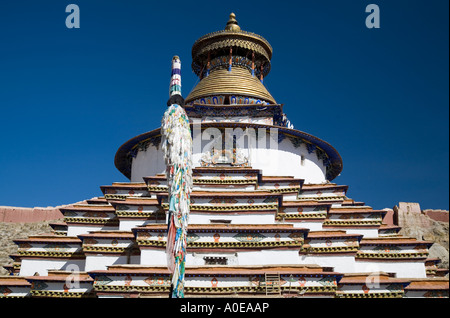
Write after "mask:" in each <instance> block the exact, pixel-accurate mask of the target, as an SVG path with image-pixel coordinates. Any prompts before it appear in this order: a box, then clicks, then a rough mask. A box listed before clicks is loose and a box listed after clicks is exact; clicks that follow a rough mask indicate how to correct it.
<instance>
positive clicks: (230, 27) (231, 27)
mask: <svg viewBox="0 0 450 318" xmlns="http://www.w3.org/2000/svg"><path fill="white" fill-rule="evenodd" d="M225 30H227V31H233V32H238V31H241V28H240V27H239V25H238V22H237V21H236V15H235V14H234V13H233V12H232V13H231V14H230V19H229V20H228V22H227V25H226V27H225Z"/></svg>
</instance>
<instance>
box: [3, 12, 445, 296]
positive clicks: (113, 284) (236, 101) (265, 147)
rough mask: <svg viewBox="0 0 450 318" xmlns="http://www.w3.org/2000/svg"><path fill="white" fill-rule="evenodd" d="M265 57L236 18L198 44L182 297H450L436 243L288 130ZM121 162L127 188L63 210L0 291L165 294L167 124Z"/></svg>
mask: <svg viewBox="0 0 450 318" xmlns="http://www.w3.org/2000/svg"><path fill="white" fill-rule="evenodd" d="M271 58H272V47H271V45H270V44H269V42H268V41H267V40H266V39H264V38H263V37H261V36H260V35H257V34H255V33H251V32H247V31H243V30H242V29H241V28H240V26H239V24H238V22H237V20H236V17H235V15H234V14H231V15H230V18H229V21H228V22H227V24H226V26H225V29H224V30H220V31H217V32H213V33H209V34H206V35H205V36H202V37H201V38H199V39H198V40H197V41H196V42H195V43H194V45H193V47H192V69H193V70H194V72H195V74H196V75H197V76H198V77H199V79H200V80H199V82H198V84H197V85H196V86H195V87H194V88H193V90H192V91H191V92H190V93H189V94H188V95H187V96H186V97H185V99H184V100H185V105H184V108H185V111H186V113H187V115H188V117H189V119H190V122H191V127H192V137H193V144H194V146H193V153H192V157H193V165H194V169H193V191H192V194H191V204H190V216H189V226H188V237H187V241H188V245H187V256H186V273H185V289H184V292H185V297H206V296H208V297H214V296H215V297H236V296H237V297H341V298H399V297H448V289H449V284H448V278H445V277H441V275H436V271H435V270H434V271H433V270H431V269H430V268H431V267H432V266H434V265H435V260H434V259H431V260H430V259H428V249H429V247H430V246H431V245H432V242H428V241H419V240H416V239H413V238H410V237H404V236H401V235H399V234H398V231H399V230H400V228H399V227H395V226H387V225H386V224H384V223H383V217H384V215H385V214H386V211H385V210H374V209H373V208H371V207H370V206H368V205H366V204H365V203H364V202H359V201H355V200H353V199H351V198H349V197H347V190H348V186H346V185H338V184H336V183H333V182H332V181H333V180H334V179H335V178H336V177H337V176H338V175H339V174H340V172H341V171H342V168H343V164H342V159H341V157H340V155H339V153H338V152H337V150H336V149H335V148H333V147H332V146H331V145H330V144H329V143H327V142H326V141H323V140H321V139H319V138H317V137H315V136H312V135H310V134H308V133H305V132H302V131H299V130H296V129H294V127H293V125H292V124H291V123H290V121H289V120H288V119H287V116H286V115H285V113H284V112H283V105H282V104H279V103H277V101H276V100H275V98H274V97H273V96H272V95H271V94H270V93H269V91H268V90H267V88H266V87H265V85H264V78H265V77H266V76H268V74H269V72H270V69H271ZM162 113H163V107H161V116H162ZM115 165H116V167H117V169H118V170H119V171H120V172H121V173H122V174H124V175H125V176H126V177H127V178H128V179H129V180H130V182H117V183H113V184H112V185H107V186H101V187H100V189H101V192H102V195H100V196H98V197H96V198H94V199H90V200H86V201H85V202H83V203H79V204H73V205H72V206H70V207H66V208H64V209H62V210H61V211H62V212H63V214H64V222H59V223H55V224H53V228H54V231H53V233H51V234H45V235H44V234H43V235H36V236H31V237H29V238H27V239H21V240H16V241H15V242H16V243H17V245H18V252H17V253H16V254H15V255H11V257H12V258H13V259H14V265H13V266H12V267H9V270H10V273H11V275H10V276H4V277H0V295H3V296H4V297H99V298H100V297H167V296H168V293H169V283H170V273H169V271H168V269H167V261H166V251H165V247H166V241H167V212H168V209H169V206H168V191H167V178H166V175H165V169H166V166H165V162H164V157H163V150H162V149H161V130H160V128H157V129H154V130H151V131H149V132H145V133H143V134H141V135H139V136H136V137H134V138H131V139H130V140H128V141H127V142H125V143H124V144H123V145H122V146H121V147H120V148H119V149H118V151H117V153H116V156H115ZM427 259H428V260H427ZM430 266H431V267H430Z"/></svg>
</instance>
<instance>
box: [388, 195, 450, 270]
mask: <svg viewBox="0 0 450 318" xmlns="http://www.w3.org/2000/svg"><path fill="white" fill-rule="evenodd" d="M393 210H394V222H396V224H397V225H398V226H400V227H401V228H402V229H401V230H400V232H399V234H401V235H404V236H409V237H414V238H416V239H417V240H425V241H432V242H434V244H433V246H432V247H431V248H430V256H429V257H430V258H435V257H437V258H439V259H441V263H440V264H438V267H440V268H448V266H449V222H448V211H445V210H437V211H440V212H435V213H430V211H436V210H424V211H422V210H421V209H420V205H419V203H410V202H400V203H399V204H398V206H395V207H394V209H393ZM427 211H428V212H427ZM438 213H441V214H438ZM437 214H438V216H436V215H437ZM445 215H447V218H446V220H447V221H441V220H445V217H444V216H445Z"/></svg>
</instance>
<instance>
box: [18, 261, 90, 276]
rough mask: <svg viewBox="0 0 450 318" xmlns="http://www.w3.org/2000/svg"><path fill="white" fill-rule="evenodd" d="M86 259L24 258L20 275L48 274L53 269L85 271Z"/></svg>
mask: <svg viewBox="0 0 450 318" xmlns="http://www.w3.org/2000/svg"><path fill="white" fill-rule="evenodd" d="M84 265H85V260H84V259H79V260H77V259H74V260H70V261H67V260H64V259H62V260H58V259H23V260H22V263H21V265H20V274H19V275H20V276H33V275H34V274H35V273H38V274H39V275H40V276H47V275H48V270H51V269H62V270H66V269H69V270H70V269H77V271H84V270H85V269H84Z"/></svg>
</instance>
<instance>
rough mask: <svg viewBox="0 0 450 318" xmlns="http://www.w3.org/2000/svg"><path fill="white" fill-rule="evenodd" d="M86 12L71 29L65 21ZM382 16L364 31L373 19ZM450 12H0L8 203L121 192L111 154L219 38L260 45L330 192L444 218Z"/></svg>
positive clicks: (1, 171) (192, 4)
mask: <svg viewBox="0 0 450 318" xmlns="http://www.w3.org/2000/svg"><path fill="white" fill-rule="evenodd" d="M70 3H75V4H77V5H78V6H79V8H80V28H79V29H68V28H66V26H65V19H66V16H67V15H68V13H66V12H65V8H66V6H67V5H68V4H70ZM370 3H375V4H377V5H378V6H379V7H380V13H381V15H380V17H381V28H380V29H368V28H366V26H365V19H366V16H367V15H368V13H366V12H365V8H366V6H367V5H368V4H370ZM448 5H449V2H448V1H447V0H432V1H425V0H421V1H411V0H409V1H399V0H391V1H381V0H370V1H359V0H358V1H356V0H341V1H332V0H322V1H300V0H299V1H264V0H260V1H231V0H230V1H224V2H221V3H218V2H214V1H183V2H180V1H158V2H156V1H137V0H132V1H113V0H109V1H103V0H90V1H87V0H68V1H61V0H55V1H50V0H40V1H21V0H17V1H1V2H0V110H1V113H0V205H7V206H23V207H33V206H56V205H61V204H69V203H73V202H77V201H80V200H84V199H89V198H92V197H95V196H101V195H102V193H101V191H100V185H108V184H111V183H113V182H116V181H127V179H126V178H125V177H124V176H123V175H122V174H121V173H120V172H118V171H117V169H116V168H115V166H114V155H115V153H116V151H117V149H118V148H119V147H120V146H121V145H122V144H123V143H124V142H126V141H127V140H129V139H130V138H132V137H134V136H136V135H138V134H141V133H144V132H146V131H150V130H153V129H155V128H158V127H159V123H160V120H161V117H162V115H163V112H164V111H165V108H166V101H167V99H168V87H169V80H170V67H171V58H172V56H173V55H175V54H176V55H179V56H180V58H181V61H182V74H183V77H182V81H183V95H184V96H186V95H187V94H188V93H189V92H190V90H191V89H192V88H193V87H194V86H195V84H196V82H197V78H196V77H195V75H194V73H193V72H192V71H191V69H190V64H191V47H192V44H193V43H194V41H195V40H196V39H198V38H199V37H200V36H202V35H204V34H206V33H209V32H213V31H217V30H221V29H223V28H224V27H225V24H226V22H227V20H228V15H229V14H230V12H234V13H235V14H236V17H237V20H238V22H239V24H240V26H241V28H242V29H243V30H246V31H250V32H255V33H258V34H260V35H262V36H263V37H265V38H266V39H267V40H268V41H269V42H270V43H271V45H272V47H273V49H274V54H273V58H272V70H271V72H270V74H269V76H268V77H267V78H266V79H265V81H264V84H265V85H266V87H267V88H268V90H269V91H270V93H271V94H272V96H274V98H275V99H276V100H277V101H278V102H279V103H282V104H284V110H285V112H286V113H287V115H288V117H289V119H290V120H291V122H292V123H293V124H294V126H295V128H296V129H298V130H301V131H304V132H307V133H310V134H312V135H315V136H317V137H319V138H321V139H323V140H325V141H327V142H329V143H330V144H331V145H333V146H334V147H335V148H336V149H337V150H338V152H339V153H340V154H341V156H342V158H343V162H344V169H343V172H342V174H341V176H340V177H338V178H337V179H335V180H334V182H336V183H338V184H346V185H348V186H349V191H348V193H347V194H348V196H349V197H351V198H353V199H355V200H357V201H364V202H366V204H368V205H370V206H372V207H374V208H377V209H378V208H379V209H381V208H386V207H388V208H392V207H393V206H394V205H396V204H398V202H400V201H407V202H419V203H420V204H421V207H422V208H442V209H448V207H449V194H448V191H449V189H448V188H449V179H448V178H449V168H448V167H449V165H448V163H449V161H448V159H449V122H448V120H449V93H448V85H449V83H448V79H449V77H448V75H449V74H448V71H449V65H448V54H449V51H448V48H449V47H448V22H449V21H448V12H449V8H448Z"/></svg>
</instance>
